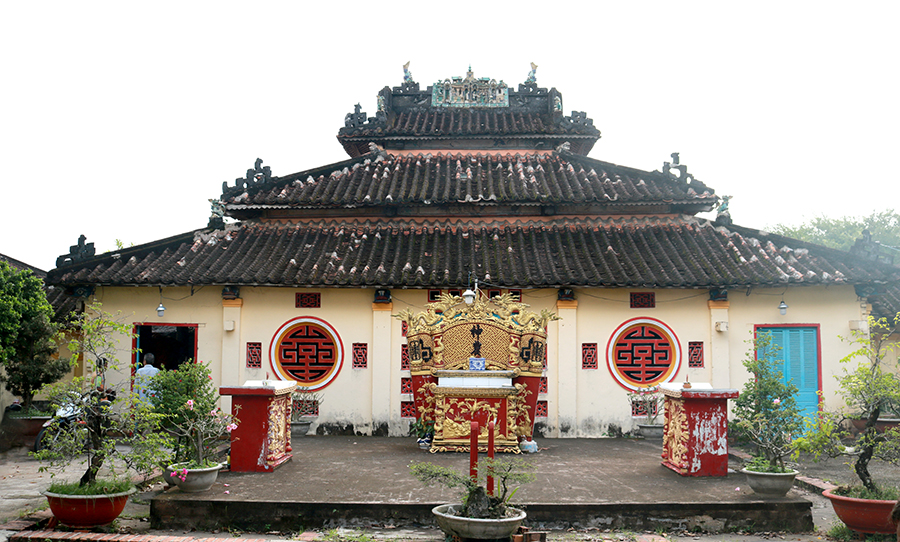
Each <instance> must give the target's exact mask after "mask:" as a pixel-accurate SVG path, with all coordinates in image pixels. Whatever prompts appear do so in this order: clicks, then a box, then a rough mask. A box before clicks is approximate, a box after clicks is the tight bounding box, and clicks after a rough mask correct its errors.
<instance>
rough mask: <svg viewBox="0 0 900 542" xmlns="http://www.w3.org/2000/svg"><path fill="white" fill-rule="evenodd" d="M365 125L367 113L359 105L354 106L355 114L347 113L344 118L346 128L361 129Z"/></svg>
mask: <svg viewBox="0 0 900 542" xmlns="http://www.w3.org/2000/svg"><path fill="white" fill-rule="evenodd" d="M365 123H366V113H365V111H363V110H362V106H361V105H359V104H356V105H354V106H353V113H347V115H346V116H345V117H344V126H345V127H347V128H359V127H361V126H362V125H363V124H365Z"/></svg>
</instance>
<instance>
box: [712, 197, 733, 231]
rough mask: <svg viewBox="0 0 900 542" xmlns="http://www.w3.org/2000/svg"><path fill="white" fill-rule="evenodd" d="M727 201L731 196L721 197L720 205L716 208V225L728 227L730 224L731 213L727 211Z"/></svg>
mask: <svg viewBox="0 0 900 542" xmlns="http://www.w3.org/2000/svg"><path fill="white" fill-rule="evenodd" d="M729 201H731V196H722V203H720V204H719V207H718V208H716V220H715V222H716V224H722V225H729V224H731V223H732V222H731V211H729V210H728V202H729Z"/></svg>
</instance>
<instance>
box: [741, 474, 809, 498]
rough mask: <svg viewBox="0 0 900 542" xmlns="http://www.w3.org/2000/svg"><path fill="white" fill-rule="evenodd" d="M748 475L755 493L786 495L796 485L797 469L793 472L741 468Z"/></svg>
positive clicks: (748, 480)
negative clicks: (758, 470)
mask: <svg viewBox="0 0 900 542" xmlns="http://www.w3.org/2000/svg"><path fill="white" fill-rule="evenodd" d="M741 472H743V473H744V474H746V475H747V483H748V484H749V485H750V489H752V490H753V492H754V493H759V494H760V495H771V496H784V495H787V492H788V491H790V490H791V488H792V487H794V478H795V477H796V476H797V474H798V473H797V471H795V470H792V471H791V472H757V471H753V470H747V469H741Z"/></svg>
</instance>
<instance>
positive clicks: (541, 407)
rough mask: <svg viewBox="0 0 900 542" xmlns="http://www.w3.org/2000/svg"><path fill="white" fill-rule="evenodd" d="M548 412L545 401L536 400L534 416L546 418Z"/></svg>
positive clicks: (548, 408)
mask: <svg viewBox="0 0 900 542" xmlns="http://www.w3.org/2000/svg"><path fill="white" fill-rule="evenodd" d="M549 413H550V407H549V406H548V405H547V401H538V402H537V412H535V413H534V417H535V418H546V417H547V416H548V415H549Z"/></svg>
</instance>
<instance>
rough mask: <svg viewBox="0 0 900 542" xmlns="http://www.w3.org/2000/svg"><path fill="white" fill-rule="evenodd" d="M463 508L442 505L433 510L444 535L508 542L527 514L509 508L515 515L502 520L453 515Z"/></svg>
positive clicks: (453, 505)
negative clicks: (455, 511)
mask: <svg viewBox="0 0 900 542" xmlns="http://www.w3.org/2000/svg"><path fill="white" fill-rule="evenodd" d="M460 508H462V505H461V504H442V505H440V506H435V507H434V508H432V509H431V513H432V514H434V517H435V519H436V520H437V523H438V526H439V527H440V528H441V530H442V531H444V533H446V534H448V535H451V536H458V537H460V538H462V539H467V538H468V539H472V540H499V539H506V540H508V539H509V537H510V535H512V534H513V533H514V532H515V531H516V529H518V528H519V525H521V524H522V521H523V520H524V519H525V512H524V511H522V510H519V509H517V508H509V510H510V511H511V512H513V513H514V514H515V515H514V516H513V517H509V518H502V519H477V518H464V517H461V516H456V515H454V514H453V511H454V510H459V509H460Z"/></svg>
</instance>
